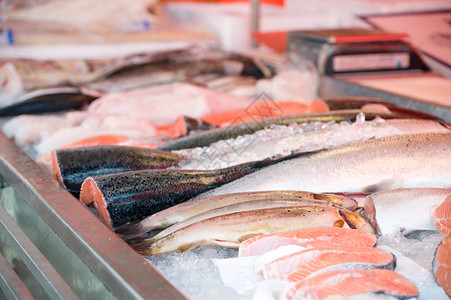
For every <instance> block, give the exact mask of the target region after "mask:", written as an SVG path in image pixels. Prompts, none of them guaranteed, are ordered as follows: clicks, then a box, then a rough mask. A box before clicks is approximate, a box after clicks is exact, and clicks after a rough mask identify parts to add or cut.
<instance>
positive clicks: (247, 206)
mask: <svg viewBox="0 0 451 300" xmlns="http://www.w3.org/2000/svg"><path fill="white" fill-rule="evenodd" d="M295 206H326V207H332V206H334V205H333V204H332V203H330V202H328V201H325V200H314V199H302V198H293V199H283V200H281V199H266V200H252V201H246V202H240V203H235V204H229V205H227V206H223V207H218V208H214V209H211V210H207V211H205V212H203V213H200V214H197V215H194V216H192V217H189V218H187V219H185V220H183V221H180V222H178V223H176V224H173V225H172V226H169V227H167V228H165V229H163V230H162V231H160V232H158V233H157V234H156V235H154V236H152V237H151V238H144V239H143V240H145V241H146V242H147V243H149V244H150V243H152V242H153V241H156V240H158V239H160V238H162V237H164V236H166V235H169V234H171V233H173V232H174V231H177V230H179V229H181V228H183V227H186V226H188V225H191V224H193V223H196V222H200V221H202V220H206V219H210V218H213V217H217V216H221V215H226V214H231V213H235V212H243V211H249V210H256V209H268V208H273V207H295ZM136 240H140V239H139V238H135V239H134V240H133V242H132V243H135V242H136Z"/></svg>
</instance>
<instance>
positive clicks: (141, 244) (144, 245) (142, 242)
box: [127, 237, 156, 254]
mask: <svg viewBox="0 0 451 300" xmlns="http://www.w3.org/2000/svg"><path fill="white" fill-rule="evenodd" d="M155 241H156V239H154V238H152V237H150V238H144V237H135V238H133V239H130V240H127V244H129V245H130V247H132V248H133V249H134V250H135V251H136V252H138V253H141V254H142V253H148V252H149V250H148V248H149V247H151V245H152V244H153V243H154V242H155Z"/></svg>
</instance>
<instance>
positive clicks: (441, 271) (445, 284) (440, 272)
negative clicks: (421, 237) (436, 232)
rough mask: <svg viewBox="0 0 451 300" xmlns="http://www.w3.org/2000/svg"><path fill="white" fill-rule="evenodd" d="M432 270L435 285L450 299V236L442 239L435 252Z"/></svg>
mask: <svg viewBox="0 0 451 300" xmlns="http://www.w3.org/2000/svg"><path fill="white" fill-rule="evenodd" d="M432 270H433V272H434V277H435V280H436V281H437V283H438V284H439V285H440V286H441V287H442V288H443V289H444V290H445V292H446V294H447V295H448V297H450V298H451V236H449V235H448V236H444V237H442V242H441V243H440V245H439V246H438V248H437V251H436V252H435V256H434V262H433V266H432Z"/></svg>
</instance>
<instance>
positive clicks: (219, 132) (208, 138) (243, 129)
mask: <svg viewBox="0 0 451 300" xmlns="http://www.w3.org/2000/svg"><path fill="white" fill-rule="evenodd" d="M271 102H272V101H271ZM361 113H362V111H361V110H357V109H354V110H338V111H330V112H327V113H310V114H302V115H293V116H282V117H271V118H265V119H261V120H256V121H251V122H245V123H242V124H240V123H239V124H234V125H230V126H227V127H224V128H217V129H214V130H209V131H206V132H202V133H199V134H195V135H192V136H187V137H182V138H179V139H177V140H174V141H170V142H168V143H166V144H164V145H162V146H160V147H159V149H160V150H166V151H172V150H180V149H190V148H196V147H204V146H209V145H211V144H212V143H214V142H217V141H220V140H225V139H232V138H236V137H238V136H240V135H245V134H253V133H254V132H256V131H258V130H262V129H264V128H266V127H268V126H270V125H273V124H276V125H290V124H291V123H304V122H331V121H335V122H340V121H345V120H351V121H354V120H356V118H358V117H359V116H360V115H361ZM364 116H365V119H367V120H373V119H375V118H377V117H382V118H384V119H393V118H397V116H396V115H394V114H391V113H390V114H383V113H377V114H372V113H368V112H365V114H364ZM436 128H438V126H437V127H436ZM442 130H443V128H442Z"/></svg>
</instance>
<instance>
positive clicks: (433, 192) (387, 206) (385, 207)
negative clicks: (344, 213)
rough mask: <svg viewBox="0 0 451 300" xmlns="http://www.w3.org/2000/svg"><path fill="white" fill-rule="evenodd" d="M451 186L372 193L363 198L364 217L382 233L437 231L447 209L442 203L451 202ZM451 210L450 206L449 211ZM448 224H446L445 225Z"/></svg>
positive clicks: (450, 216)
mask: <svg viewBox="0 0 451 300" xmlns="http://www.w3.org/2000/svg"><path fill="white" fill-rule="evenodd" d="M446 199H451V189H438V188H435V189H434V188H418V189H415V188H414V189H399V190H387V191H380V192H377V193H373V194H371V195H369V196H368V197H367V198H366V199H365V201H364V216H365V217H367V218H368V219H369V220H370V222H371V223H372V224H373V226H374V228H376V229H377V230H378V232H379V233H380V234H382V235H396V234H397V233H400V232H401V233H402V234H408V233H411V232H412V231H415V230H435V229H436V226H435V225H434V223H436V224H440V221H439V219H442V220H446V219H448V220H450V218H451V215H448V217H446V216H444V217H443V218H436V217H434V216H436V215H439V214H440V215H441V214H442V212H446V209H440V208H437V207H440V206H439V205H446V202H447V201H448V202H451V201H450V200H446ZM450 211H451V209H450V208H448V212H450ZM445 222H446V221H445ZM443 227H446V226H443Z"/></svg>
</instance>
